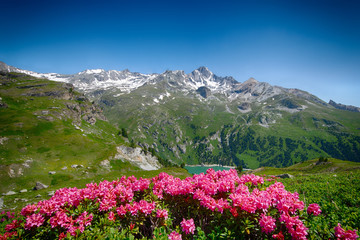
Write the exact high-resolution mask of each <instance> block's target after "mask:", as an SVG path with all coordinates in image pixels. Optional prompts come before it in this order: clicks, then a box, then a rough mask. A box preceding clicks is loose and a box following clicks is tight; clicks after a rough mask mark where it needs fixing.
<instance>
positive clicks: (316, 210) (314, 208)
mask: <svg viewBox="0 0 360 240" xmlns="http://www.w3.org/2000/svg"><path fill="white" fill-rule="evenodd" d="M307 213H308V214H309V215H310V214H314V216H317V215H319V214H320V213H321V209H320V206H319V205H318V204H316V203H312V204H310V205H309V207H308V208H307Z"/></svg>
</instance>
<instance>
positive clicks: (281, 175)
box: [275, 173, 294, 178]
mask: <svg viewBox="0 0 360 240" xmlns="http://www.w3.org/2000/svg"><path fill="white" fill-rule="evenodd" d="M275 177H279V178H294V176H293V175H291V174H288V173H284V174H280V175H276V176H275Z"/></svg>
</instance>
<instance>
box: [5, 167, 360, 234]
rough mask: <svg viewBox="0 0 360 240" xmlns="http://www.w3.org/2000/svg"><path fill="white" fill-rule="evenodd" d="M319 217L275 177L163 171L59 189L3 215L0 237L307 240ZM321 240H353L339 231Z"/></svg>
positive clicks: (317, 210) (317, 211)
mask: <svg viewBox="0 0 360 240" xmlns="http://www.w3.org/2000/svg"><path fill="white" fill-rule="evenodd" d="M320 212H321V210H320V207H319V206H318V205H317V204H310V205H309V206H308V208H307V209H306V206H305V204H304V202H303V201H300V199H299V195H298V194H297V193H296V192H295V193H291V192H288V191H286V190H285V187H284V185H283V184H282V183H281V182H277V181H276V179H273V178H267V179H266V178H264V177H259V176H255V175H241V176H239V175H238V173H237V172H236V170H234V169H232V170H229V171H218V172H215V171H214V170H213V169H209V170H208V171H207V173H206V174H199V175H194V176H193V177H189V178H186V179H184V180H181V179H179V178H175V177H173V176H171V175H168V174H166V173H160V174H159V175H158V176H156V177H154V178H152V179H144V178H140V179H137V178H135V177H134V176H130V177H125V176H124V177H121V178H120V179H118V180H115V181H112V182H109V181H103V182H100V183H99V184H97V183H90V184H87V185H86V188H83V189H77V188H62V189H59V190H57V191H56V193H55V195H54V196H53V197H51V198H50V199H49V200H45V201H41V202H38V203H36V204H32V205H28V206H26V207H24V208H23V209H22V210H21V213H20V214H19V216H18V217H15V215H14V214H9V213H8V214H6V213H2V214H3V215H2V216H0V219H2V220H1V221H2V223H1V226H3V229H2V235H0V239H7V238H10V239H11V238H14V239H17V238H20V239H33V238H36V239H49V238H50V239H63V238H74V237H75V238H79V239H88V238H90V239H94V238H96V239H100V238H107V239H124V238H126V239H133V238H137V239H144V238H145V239H149V238H156V239H221V238H222V239H306V238H307V237H308V231H307V230H308V229H307V227H306V226H305V223H307V222H309V221H311V220H312V219H314V218H316V215H318V214H320ZM334 227H335V228H334ZM324 235H326V236H327V238H331V239H335V238H336V237H337V238H340V239H342V238H347V239H356V238H357V237H358V236H357V234H356V230H345V229H343V228H342V227H341V226H340V225H337V226H333V230H332V231H331V232H328V233H325V234H323V236H324ZM310 237H311V238H314V237H315V236H310Z"/></svg>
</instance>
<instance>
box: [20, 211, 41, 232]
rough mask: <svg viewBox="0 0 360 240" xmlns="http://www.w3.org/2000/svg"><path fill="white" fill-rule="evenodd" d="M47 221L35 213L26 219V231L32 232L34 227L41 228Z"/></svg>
mask: <svg viewBox="0 0 360 240" xmlns="http://www.w3.org/2000/svg"><path fill="white" fill-rule="evenodd" d="M44 221H45V219H44V217H43V216H42V215H41V214H40V213H34V214H32V215H30V216H28V217H27V218H26V223H25V229H26V230H30V229H31V228H32V227H40V226H41V225H42V224H43V223H44Z"/></svg>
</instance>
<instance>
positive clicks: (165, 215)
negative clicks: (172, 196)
mask: <svg viewBox="0 0 360 240" xmlns="http://www.w3.org/2000/svg"><path fill="white" fill-rule="evenodd" d="M168 216H169V214H168V211H167V210H166V209H158V210H157V211H156V217H158V218H165V219H168Z"/></svg>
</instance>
